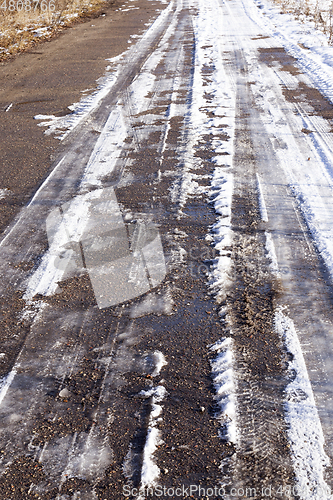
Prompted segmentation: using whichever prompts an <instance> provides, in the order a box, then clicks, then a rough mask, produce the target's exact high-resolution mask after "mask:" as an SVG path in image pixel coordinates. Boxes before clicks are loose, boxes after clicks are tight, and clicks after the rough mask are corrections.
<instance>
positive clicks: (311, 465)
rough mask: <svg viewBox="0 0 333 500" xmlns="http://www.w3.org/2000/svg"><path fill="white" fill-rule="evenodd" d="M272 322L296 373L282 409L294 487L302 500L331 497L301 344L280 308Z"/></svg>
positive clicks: (324, 499)
mask: <svg viewBox="0 0 333 500" xmlns="http://www.w3.org/2000/svg"><path fill="white" fill-rule="evenodd" d="M274 324H275V329H276V331H277V332H278V334H279V335H280V336H281V338H282V339H283V341H284V343H285V345H286V347H287V349H288V352H290V353H291V354H292V356H293V359H292V360H291V361H290V362H289V367H288V368H289V370H290V372H292V373H293V374H296V376H295V377H294V379H293V381H292V382H290V383H289V384H288V386H287V388H286V402H285V410H286V421H287V422H288V424H289V428H288V431H287V432H288V436H289V439H290V442H291V452H292V459H293V463H294V470H295V474H296V481H297V486H298V488H297V489H298V492H299V495H300V498H301V499H302V500H312V499H313V500H326V499H332V495H331V494H330V493H329V492H330V488H329V486H328V485H327V484H326V482H325V479H324V476H325V469H326V467H328V466H329V458H328V456H327V455H326V453H325V451H324V444H325V441H324V435H323V431H322V427H321V423H320V419H319V415H318V411H317V408H316V403H315V399H314V395H313V392H312V387H311V383H310V380H309V376H308V372H307V368H306V365H305V361H304V357H303V353H302V347H301V344H300V342H299V338H298V335H297V332H296V329H295V326H294V323H293V321H292V320H291V319H290V318H289V317H288V316H286V315H285V314H284V313H283V308H279V309H278V310H277V311H276V313H275V317H274Z"/></svg>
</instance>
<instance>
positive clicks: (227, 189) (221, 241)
mask: <svg viewBox="0 0 333 500" xmlns="http://www.w3.org/2000/svg"><path fill="white" fill-rule="evenodd" d="M232 192H233V174H232V173H230V172H226V171H225V170H224V169H223V168H222V167H217V168H216V169H215V171H214V175H213V179H212V183H211V190H210V193H211V199H212V201H213V203H214V208H215V211H216V212H217V214H219V216H220V217H219V218H218V220H217V222H216V223H215V224H214V226H213V228H212V232H213V238H214V246H215V248H216V250H217V251H218V257H217V259H216V260H215V263H214V266H213V270H212V272H211V274H210V287H211V289H212V291H213V292H214V293H215V294H216V299H217V301H218V302H219V303H221V302H222V301H223V300H224V298H225V295H226V290H227V286H228V285H229V284H230V269H231V257H230V246H231V244H232V230H231V202H232Z"/></svg>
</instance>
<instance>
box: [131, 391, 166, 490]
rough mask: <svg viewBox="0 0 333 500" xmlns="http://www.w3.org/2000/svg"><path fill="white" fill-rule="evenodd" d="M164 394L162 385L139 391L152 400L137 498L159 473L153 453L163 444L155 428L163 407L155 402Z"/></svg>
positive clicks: (163, 396)
mask: <svg viewBox="0 0 333 500" xmlns="http://www.w3.org/2000/svg"><path fill="white" fill-rule="evenodd" d="M166 394H167V392H166V389H165V387H164V386H162V385H159V386H157V387H152V388H151V389H148V390H146V391H145V390H143V391H141V392H140V393H139V396H141V397H144V398H152V402H151V412H150V416H149V424H148V430H147V437H146V442H145V446H144V449H143V460H142V469H141V484H140V494H139V496H138V499H142V498H144V496H145V490H146V488H147V487H149V486H152V485H154V484H155V482H156V480H157V478H158V477H159V475H160V469H159V467H158V466H157V465H156V463H155V461H154V453H155V451H156V450H157V448H158V446H160V445H161V444H163V441H162V439H161V432H160V430H159V429H158V428H157V424H158V422H160V421H161V418H160V415H161V414H162V409H163V408H162V406H161V405H159V404H157V403H161V402H162V401H163V399H164V398H165V396H166Z"/></svg>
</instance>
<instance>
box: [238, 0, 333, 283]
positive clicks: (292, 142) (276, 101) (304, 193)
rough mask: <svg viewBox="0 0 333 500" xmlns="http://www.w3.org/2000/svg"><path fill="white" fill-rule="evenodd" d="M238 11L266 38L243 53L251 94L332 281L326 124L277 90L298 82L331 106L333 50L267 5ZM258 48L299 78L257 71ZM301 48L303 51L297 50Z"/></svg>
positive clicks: (331, 176) (257, 2) (250, 3)
mask: <svg viewBox="0 0 333 500" xmlns="http://www.w3.org/2000/svg"><path fill="white" fill-rule="evenodd" d="M242 5H243V8H244V10H245V12H246V13H247V15H248V16H249V17H250V18H251V20H252V22H253V24H252V26H254V28H253V30H255V29H256V28H255V27H257V29H260V30H261V33H265V34H266V33H268V34H269V35H270V36H271V37H272V38H271V39H269V42H267V45H265V44H264V41H262V40H259V41H258V37H257V38H256V39H255V37H254V38H251V40H249V43H248V46H247V48H246V51H245V52H244V54H245V57H246V60H247V63H248V69H249V81H251V82H252V84H251V89H252V92H253V95H254V98H255V101H256V105H257V107H258V109H260V110H261V119H262V122H263V124H264V126H265V129H266V131H267V133H268V134H269V136H270V137H271V142H272V147H273V149H274V151H275V155H276V157H277V158H278V162H279V163H280V165H281V166H282V169H283V171H284V174H285V177H286V179H287V182H288V184H289V186H290V190H291V192H292V193H293V195H294V196H295V198H296V199H297V202H298V205H299V208H300V209H301V211H302V215H303V217H304V219H305V221H306V223H307V225H308V228H309V230H310V232H311V233H312V236H313V239H314V242H315V244H316V247H317V249H318V251H319V252H320V253H321V255H322V258H323V260H324V262H325V264H326V267H327V269H328V271H329V273H330V275H331V277H332V278H333V228H332V224H331V221H332V218H333V203H332V199H333V168H332V164H333V143H332V138H331V133H330V123H329V122H328V121H326V120H324V118H322V117H320V116H313V113H312V112H311V109H309V110H308V109H307V105H306V104H305V103H302V102H301V101H300V102H294V103H293V104H291V103H288V102H286V100H285V98H284V96H283V94H282V88H286V89H291V90H293V89H297V88H298V85H299V82H302V83H304V84H305V85H308V86H309V87H311V86H314V87H316V88H317V89H318V90H319V91H320V92H321V93H322V94H324V95H325V96H326V97H327V98H328V99H330V100H331V102H333V47H330V46H328V43H327V39H326V37H325V36H324V35H323V34H322V33H320V32H319V31H315V30H314V28H313V26H312V25H311V23H309V22H307V21H306V20H304V22H302V23H300V22H298V21H296V20H295V19H294V18H293V17H292V16H290V15H287V14H280V11H279V10H278V9H277V8H275V7H272V4H270V3H269V1H268V0H262V1H261V0H242ZM259 7H260V8H259ZM259 43H260V44H261V45H260V46H261V47H272V48H274V47H277V48H278V47H281V46H282V47H284V48H285V50H286V51H287V52H288V53H289V54H290V55H292V56H293V57H295V58H297V61H298V65H299V66H300V68H301V70H302V71H303V72H304V75H302V76H301V77H298V75H292V74H291V73H288V72H287V71H283V69H280V67H279V65H278V64H277V65H276V66H275V67H274V70H272V69H271V68H269V67H268V66H265V65H258V56H257V47H258V44H259ZM303 45H306V46H307V47H308V48H307V49H305V48H303ZM278 89H279V90H278ZM295 108H296V110H297V113H295ZM287 114H288V121H286V115H287ZM302 130H308V131H310V133H309V134H304V133H302V134H301V136H300V134H299V133H297V131H302ZM311 131H315V133H311ZM261 191H262V189H261V187H260V179H259V180H258V192H259V205H260V206H261V215H262V218H264V219H265V218H266V215H267V214H266V213H265V208H264V206H263V196H262V193H261ZM266 212H267V211H266Z"/></svg>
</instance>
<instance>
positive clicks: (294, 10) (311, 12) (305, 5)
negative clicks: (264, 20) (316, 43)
mask: <svg viewBox="0 0 333 500" xmlns="http://www.w3.org/2000/svg"><path fill="white" fill-rule="evenodd" d="M274 3H275V4H277V5H279V6H280V8H281V11H282V12H283V13H288V14H293V15H294V16H295V18H296V19H298V20H300V21H301V22H303V21H304V20H305V19H307V20H309V21H313V23H314V26H315V28H316V29H319V30H321V31H322V32H323V33H325V34H326V36H327V38H328V42H329V43H330V44H331V45H332V44H333V0H331V1H329V0H274Z"/></svg>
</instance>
